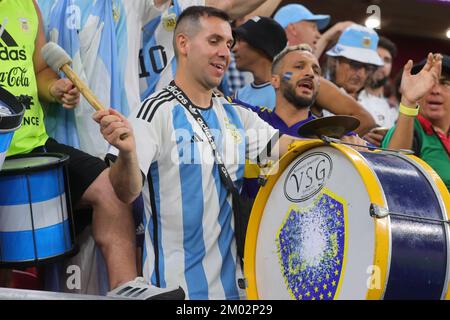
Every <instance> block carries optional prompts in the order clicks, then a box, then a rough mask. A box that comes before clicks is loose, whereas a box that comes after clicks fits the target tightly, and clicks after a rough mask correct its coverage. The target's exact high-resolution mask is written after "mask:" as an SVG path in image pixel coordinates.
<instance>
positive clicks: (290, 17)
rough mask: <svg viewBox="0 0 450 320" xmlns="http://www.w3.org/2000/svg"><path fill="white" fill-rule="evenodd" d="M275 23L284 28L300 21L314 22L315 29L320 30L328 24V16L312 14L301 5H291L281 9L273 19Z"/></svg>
mask: <svg viewBox="0 0 450 320" xmlns="http://www.w3.org/2000/svg"><path fill="white" fill-rule="evenodd" d="M273 18H274V19H275V21H276V22H278V23H279V24H281V26H282V27H283V28H286V27H287V26H288V24H290V23H297V22H300V21H305V20H306V21H315V22H316V23H317V29H319V30H322V29H324V28H325V27H326V26H327V25H328V24H329V23H330V16H329V15H327V14H313V13H312V12H311V11H309V10H308V9H306V7H304V6H302V5H301V4H296V3H291V4H288V5H285V6H284V7H281V8H280V9H279V10H278V11H277V13H276V14H275V16H274V17H273Z"/></svg>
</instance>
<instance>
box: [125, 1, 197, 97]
mask: <svg viewBox="0 0 450 320" xmlns="http://www.w3.org/2000/svg"><path fill="white" fill-rule="evenodd" d="M132 2H133V1H132ZM171 2H172V4H171ZM169 4H171V5H170V6H168V5H169ZM195 5H197V6H204V5H205V0H173V1H168V2H167V5H165V6H164V7H161V9H160V15H158V16H156V17H154V18H153V19H152V20H150V22H148V23H147V24H146V25H145V27H144V29H143V39H142V46H141V50H140V51H139V66H140V73H139V78H140V83H139V85H140V92H141V98H142V100H144V99H145V98H146V97H148V96H149V95H151V94H152V93H154V92H155V91H159V90H161V89H163V88H164V87H166V86H167V85H168V84H169V83H170V81H172V80H173V78H174V76H175V71H176V61H175V53H174V50H173V31H174V30H175V26H176V21H177V19H178V17H179V16H180V14H181V12H182V11H183V10H184V9H186V8H188V7H191V6H195Z"/></svg>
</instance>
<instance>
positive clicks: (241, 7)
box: [205, 0, 273, 19]
mask: <svg viewBox="0 0 450 320" xmlns="http://www.w3.org/2000/svg"><path fill="white" fill-rule="evenodd" d="M265 1H266V0H206V2H205V3H206V5H208V6H212V7H215V8H219V9H222V10H224V11H225V12H227V13H228V15H229V16H230V18H231V19H237V18H241V17H243V16H245V15H247V14H249V13H250V12H252V11H254V10H256V8H258V7H259V6H260V5H262V4H263V3H264V2H265ZM267 1H273V0H267Z"/></svg>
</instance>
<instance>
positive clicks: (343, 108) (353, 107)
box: [316, 78, 376, 136]
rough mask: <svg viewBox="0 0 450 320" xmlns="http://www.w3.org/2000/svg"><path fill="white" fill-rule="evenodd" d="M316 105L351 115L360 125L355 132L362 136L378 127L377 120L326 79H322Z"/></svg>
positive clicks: (333, 111)
mask: <svg viewBox="0 0 450 320" xmlns="http://www.w3.org/2000/svg"><path fill="white" fill-rule="evenodd" d="M316 103H317V105H318V106H320V107H322V108H323V109H327V110H328V111H330V112H332V113H334V114H337V115H339V114H340V115H349V116H354V117H356V118H358V120H359V121H360V125H359V127H358V129H356V130H355V132H356V133H358V134H359V135H360V136H364V135H365V134H366V133H367V132H369V131H370V129H372V128H374V127H375V126H376V123H375V120H374V119H373V118H372V116H371V115H370V113H369V112H368V111H367V110H366V109H364V107H363V106H362V105H361V104H360V103H358V102H357V101H356V100H355V99H353V98H352V97H351V96H349V95H348V94H346V93H344V92H342V91H341V90H339V88H338V87H337V86H336V85H335V84H333V83H332V82H331V81H328V80H326V79H324V78H321V79H320V88H319V94H318V95H317V100H316Z"/></svg>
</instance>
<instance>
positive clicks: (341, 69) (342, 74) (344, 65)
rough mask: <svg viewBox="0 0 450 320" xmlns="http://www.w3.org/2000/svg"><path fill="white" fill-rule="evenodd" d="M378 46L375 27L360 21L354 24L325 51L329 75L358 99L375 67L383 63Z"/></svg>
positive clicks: (328, 76) (334, 81)
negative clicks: (371, 27)
mask: <svg viewBox="0 0 450 320" xmlns="http://www.w3.org/2000/svg"><path fill="white" fill-rule="evenodd" d="M377 46H378V35H377V33H376V32H375V31H373V30H372V29H369V28H366V27H364V26H361V25H356V24H353V25H351V26H350V27H348V28H347V29H345V30H344V32H343V33H342V35H341V36H340V37H339V40H338V42H337V44H336V45H335V46H334V47H333V48H332V49H330V50H328V51H327V53H326V54H327V56H328V61H327V75H326V76H327V78H328V79H330V80H331V81H332V82H333V83H335V84H336V85H337V86H338V87H340V88H342V89H343V90H345V92H347V93H348V94H349V95H351V96H352V97H353V98H354V99H355V100H356V99H357V98H358V94H359V92H360V91H361V90H362V89H363V87H364V85H365V83H366V80H367V78H368V77H369V76H370V75H371V73H372V72H374V71H375V69H376V67H379V66H382V65H383V60H382V59H381V57H380V56H379V55H378V53H377Z"/></svg>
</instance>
